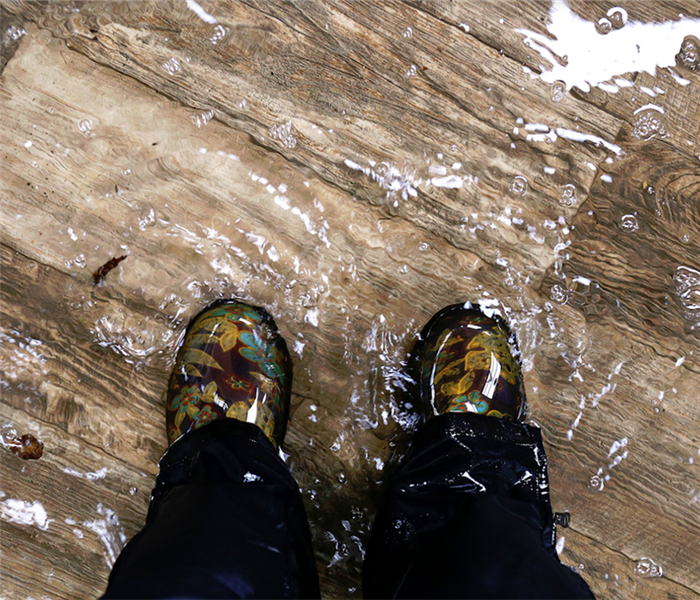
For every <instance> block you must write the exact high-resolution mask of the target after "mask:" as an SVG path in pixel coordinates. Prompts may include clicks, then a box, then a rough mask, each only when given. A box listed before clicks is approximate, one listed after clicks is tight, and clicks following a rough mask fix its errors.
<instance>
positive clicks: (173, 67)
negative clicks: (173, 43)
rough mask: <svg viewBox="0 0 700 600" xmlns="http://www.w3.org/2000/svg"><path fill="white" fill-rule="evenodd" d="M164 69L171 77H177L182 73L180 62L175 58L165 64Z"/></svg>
mask: <svg viewBox="0 0 700 600" xmlns="http://www.w3.org/2000/svg"><path fill="white" fill-rule="evenodd" d="M163 68H164V69H165V70H166V71H167V72H168V73H170V74H171V75H175V74H177V73H179V72H180V61H179V60H177V58H175V57H172V58H169V59H168V60H166V61H165V62H164V63H163Z"/></svg>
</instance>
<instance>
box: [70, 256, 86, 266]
mask: <svg viewBox="0 0 700 600" xmlns="http://www.w3.org/2000/svg"><path fill="white" fill-rule="evenodd" d="M73 264H74V265H75V266H76V267H80V268H81V269H84V268H85V267H86V266H87V259H86V258H85V255H84V254H78V255H77V256H75V258H73Z"/></svg>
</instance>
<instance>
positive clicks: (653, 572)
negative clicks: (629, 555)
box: [634, 556, 664, 577]
mask: <svg viewBox="0 0 700 600" xmlns="http://www.w3.org/2000/svg"><path fill="white" fill-rule="evenodd" d="M634 573H635V575H637V576H639V577H661V576H662V575H663V574H664V570H663V568H662V567H661V565H658V564H656V563H655V562H654V561H653V560H652V559H651V558H648V557H646V556H642V558H640V559H639V560H638V561H637V564H636V565H635V567H634Z"/></svg>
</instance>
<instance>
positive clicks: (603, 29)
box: [595, 17, 612, 35]
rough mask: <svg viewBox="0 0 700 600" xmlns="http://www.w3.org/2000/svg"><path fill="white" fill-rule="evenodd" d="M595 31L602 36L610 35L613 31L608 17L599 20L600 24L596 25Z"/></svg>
mask: <svg viewBox="0 0 700 600" xmlns="http://www.w3.org/2000/svg"><path fill="white" fill-rule="evenodd" d="M595 30H596V31H597V32H598V33H599V34H600V35H605V34H606V33H610V32H611V31H612V23H611V22H610V19H608V18H607V17H601V18H600V19H598V22H597V23H596V24H595Z"/></svg>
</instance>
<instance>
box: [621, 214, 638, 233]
mask: <svg viewBox="0 0 700 600" xmlns="http://www.w3.org/2000/svg"><path fill="white" fill-rule="evenodd" d="M620 227H622V230H623V231H626V232H628V233H632V232H633V231H637V229H639V223H638V222H637V217H635V216H634V215H623V216H622V218H621V219H620Z"/></svg>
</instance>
